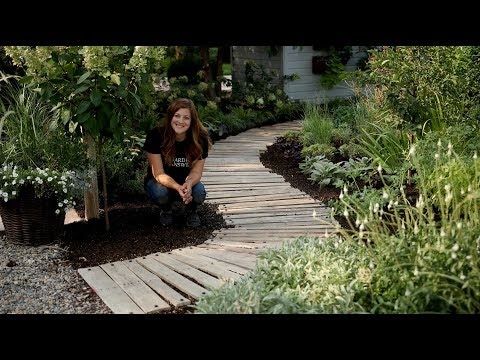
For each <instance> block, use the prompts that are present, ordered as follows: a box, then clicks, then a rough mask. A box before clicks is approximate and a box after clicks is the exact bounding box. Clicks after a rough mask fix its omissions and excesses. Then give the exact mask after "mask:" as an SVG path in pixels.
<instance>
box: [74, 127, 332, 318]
mask: <svg viewBox="0 0 480 360" xmlns="http://www.w3.org/2000/svg"><path fill="white" fill-rule="evenodd" d="M300 128H301V122H300V121H292V122H287V123H281V124H275V125H271V126H264V127H261V128H256V129H251V130H248V131H246V132H243V133H241V134H239V135H235V136H230V137H228V138H227V139H224V140H221V141H218V142H216V143H215V144H214V146H213V149H212V150H211V152H210V155H209V157H208V159H207V161H206V164H205V169H204V174H203V177H202V182H203V183H204V184H205V187H206V189H207V201H208V202H210V203H215V204H218V206H219V211H220V212H221V213H222V215H223V216H224V218H225V220H226V222H227V224H229V225H233V226H234V227H231V228H225V229H222V230H218V231H215V232H214V233H213V235H212V237H211V238H210V239H209V240H207V241H206V242H205V243H203V244H201V245H198V246H194V247H187V248H182V249H176V250H173V251H171V252H168V253H154V254H150V255H148V256H143V257H139V258H136V259H131V260H126V261H118V262H113V263H108V264H103V265H100V266H95V267H90V268H83V269H79V270H78V272H79V273H80V275H81V276H82V277H83V278H84V279H85V281H86V282H87V283H88V284H89V285H90V286H91V287H92V288H93V289H94V290H95V292H96V293H97V294H98V295H99V296H100V298H101V299H102V300H103V301H104V302H105V304H106V305H107V306H109V307H110V309H111V310H112V311H113V312H114V313H140V314H143V313H155V312H162V311H167V310H171V309H172V307H173V308H179V307H183V306H187V305H189V304H191V302H192V301H193V300H196V299H198V298H199V297H200V296H202V295H204V294H207V293H208V292H209V291H210V290H211V289H214V288H218V287H220V286H221V285H222V284H224V283H225V282H230V281H235V280H237V279H239V278H241V277H242V276H244V275H246V274H247V273H248V272H249V271H250V270H252V269H253V268H254V267H255V263H256V257H257V255H258V253H259V252H261V251H263V250H265V249H267V248H273V247H279V246H281V245H282V243H284V242H286V241H289V240H292V239H295V238H296V237H298V236H301V235H311V236H319V237H323V236H325V234H326V232H333V231H334V230H335V226H334V224H332V223H331V222H330V220H329V209H328V208H327V207H326V206H324V205H323V204H322V203H320V202H319V201H317V200H314V199H312V198H311V197H310V196H308V195H307V194H305V193H303V192H301V191H300V190H297V189H295V188H293V187H291V186H290V184H289V183H288V182H286V181H285V180H284V178H283V177H282V176H280V175H277V174H274V173H271V172H270V171H269V170H268V169H266V168H265V167H264V166H263V165H262V163H261V162H260V159H259V154H260V152H261V151H265V149H266V146H267V145H270V144H272V143H273V141H274V140H275V137H278V136H281V135H283V134H284V133H285V132H286V131H288V130H299V129H300Z"/></svg>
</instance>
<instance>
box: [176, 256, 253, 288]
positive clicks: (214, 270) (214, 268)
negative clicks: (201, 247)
mask: <svg viewBox="0 0 480 360" xmlns="http://www.w3.org/2000/svg"><path fill="white" fill-rule="evenodd" d="M180 250H181V249H176V250H173V251H172V252H171V256H172V257H174V258H175V259H177V260H178V261H182V262H184V263H185V264H188V265H191V266H194V267H196V268H197V269H199V270H202V271H205V272H208V273H209V274H212V275H214V276H217V277H218V278H220V279H223V280H225V281H235V280H237V279H240V277H241V276H242V275H243V274H244V272H243V269H241V271H242V273H237V272H233V271H231V270H230V269H229V267H228V266H225V265H223V264H222V265H221V266H219V265H217V264H214V263H213V262H210V261H206V260H203V259H199V258H195V257H190V256H187V255H186V254H183V253H181V252H180Z"/></svg>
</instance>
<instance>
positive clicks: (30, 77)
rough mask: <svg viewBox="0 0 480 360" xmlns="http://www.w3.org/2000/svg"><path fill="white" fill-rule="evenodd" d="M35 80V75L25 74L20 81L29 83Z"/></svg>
mask: <svg viewBox="0 0 480 360" xmlns="http://www.w3.org/2000/svg"><path fill="white" fill-rule="evenodd" d="M32 80H33V76H32V75H28V76H24V77H22V78H21V79H20V80H19V81H18V82H19V83H20V84H28V83H29V82H31V81H32Z"/></svg>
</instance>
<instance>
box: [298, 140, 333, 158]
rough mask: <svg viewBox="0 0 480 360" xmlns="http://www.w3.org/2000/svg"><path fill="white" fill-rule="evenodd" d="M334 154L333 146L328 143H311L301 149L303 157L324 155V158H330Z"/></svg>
mask: <svg viewBox="0 0 480 360" xmlns="http://www.w3.org/2000/svg"><path fill="white" fill-rule="evenodd" d="M334 154H335V148H334V147H333V146H332V145H329V144H313V145H310V146H307V147H304V148H303V149H302V156H303V157H304V158H306V157H314V156H319V155H324V156H325V158H327V159H329V160H331V159H332V158H333V155H334Z"/></svg>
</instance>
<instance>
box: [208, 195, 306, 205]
mask: <svg viewBox="0 0 480 360" xmlns="http://www.w3.org/2000/svg"><path fill="white" fill-rule="evenodd" d="M296 199H309V200H310V198H309V197H308V196H307V195H305V194H297V195H294V194H268V195H257V196H239V197H225V198H220V199H219V198H209V200H210V201H211V202H212V203H220V204H225V205H228V204H243V203H258V202H262V203H263V202H267V201H274V200H296Z"/></svg>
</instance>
